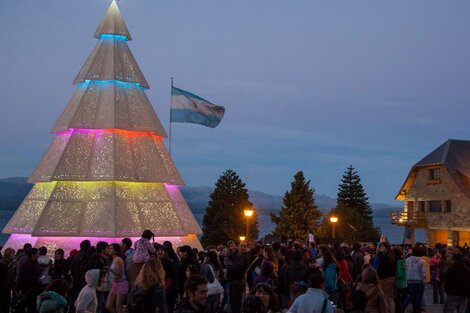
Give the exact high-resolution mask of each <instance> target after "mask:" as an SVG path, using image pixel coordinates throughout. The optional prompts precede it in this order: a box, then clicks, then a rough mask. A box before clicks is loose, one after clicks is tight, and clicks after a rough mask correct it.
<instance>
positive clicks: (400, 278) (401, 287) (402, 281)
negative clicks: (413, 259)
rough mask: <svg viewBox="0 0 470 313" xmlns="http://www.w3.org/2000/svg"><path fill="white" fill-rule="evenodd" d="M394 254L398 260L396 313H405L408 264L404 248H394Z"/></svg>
mask: <svg viewBox="0 0 470 313" xmlns="http://www.w3.org/2000/svg"><path fill="white" fill-rule="evenodd" d="M393 254H394V255H395V259H396V260H397V269H396V271H395V279H396V280H395V288H396V299H395V300H396V301H395V312H396V313H403V302H404V301H405V298H406V295H407V293H408V291H407V288H406V287H407V283H406V262H405V256H404V254H403V248H402V247H400V246H396V247H394V248H393Z"/></svg>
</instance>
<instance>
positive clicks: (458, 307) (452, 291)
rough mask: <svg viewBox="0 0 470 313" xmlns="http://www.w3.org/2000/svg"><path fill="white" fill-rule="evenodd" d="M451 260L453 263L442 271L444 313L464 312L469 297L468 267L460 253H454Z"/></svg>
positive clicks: (469, 270)
mask: <svg viewBox="0 0 470 313" xmlns="http://www.w3.org/2000/svg"><path fill="white" fill-rule="evenodd" d="M452 260H453V261H454V264H453V265H451V266H450V267H449V268H448V269H447V271H446V272H445V273H444V290H445V293H446V299H445V302H444V313H453V312H457V313H465V312H466V309H468V304H467V301H468V300H469V298H470V268H469V267H468V266H467V265H466V264H465V263H464V257H463V255H462V254H460V253H457V254H454V255H453V256H452Z"/></svg>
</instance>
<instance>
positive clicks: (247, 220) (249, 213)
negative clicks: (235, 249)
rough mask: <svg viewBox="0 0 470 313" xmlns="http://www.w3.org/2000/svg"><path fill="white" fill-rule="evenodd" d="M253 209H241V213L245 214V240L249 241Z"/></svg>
mask: <svg viewBox="0 0 470 313" xmlns="http://www.w3.org/2000/svg"><path fill="white" fill-rule="evenodd" d="M254 212H255V211H254V210H253V209H245V210H243V213H244V214H245V217H246V236H245V237H246V240H247V241H250V218H251V217H252V216H253V213H254Z"/></svg>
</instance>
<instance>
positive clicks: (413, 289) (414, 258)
mask: <svg viewBox="0 0 470 313" xmlns="http://www.w3.org/2000/svg"><path fill="white" fill-rule="evenodd" d="M423 254H424V251H423V249H422V247H420V246H415V247H414V248H413V252H412V255H411V256H409V257H408V258H407V259H406V261H405V262H406V280H407V285H408V297H407V298H406V299H405V302H404V305H403V306H404V308H403V309H406V306H407V305H408V304H409V303H411V304H412V305H413V313H421V309H422V303H423V295H424V285H425V283H426V265H425V264H424V261H423V259H422V258H421V256H422V255H423Z"/></svg>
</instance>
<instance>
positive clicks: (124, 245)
mask: <svg viewBox="0 0 470 313" xmlns="http://www.w3.org/2000/svg"><path fill="white" fill-rule="evenodd" d="M121 255H122V259H123V260H124V273H125V274H126V278H127V279H128V280H129V271H130V269H131V265H132V262H133V259H132V258H133V255H134V248H132V240H131V239H130V238H123V239H122V240H121Z"/></svg>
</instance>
